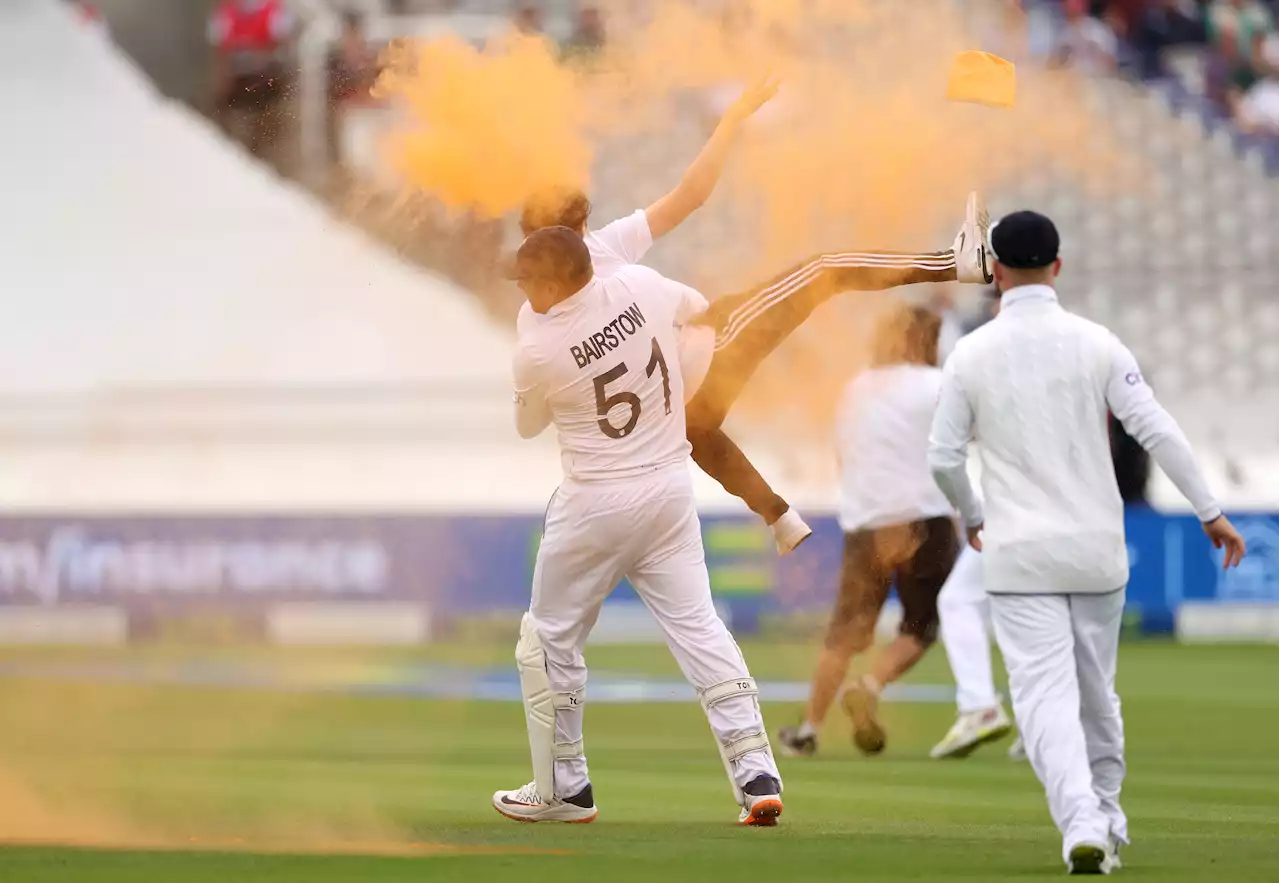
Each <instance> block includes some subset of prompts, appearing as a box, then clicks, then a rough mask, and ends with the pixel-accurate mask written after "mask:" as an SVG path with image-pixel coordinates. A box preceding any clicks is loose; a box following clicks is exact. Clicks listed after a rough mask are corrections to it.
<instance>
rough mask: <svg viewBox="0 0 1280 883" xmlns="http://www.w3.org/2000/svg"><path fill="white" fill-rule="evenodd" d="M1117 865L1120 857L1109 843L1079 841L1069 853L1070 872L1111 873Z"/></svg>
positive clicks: (1068, 864) (1068, 866)
mask: <svg viewBox="0 0 1280 883" xmlns="http://www.w3.org/2000/svg"><path fill="white" fill-rule="evenodd" d="M1117 867H1119V863H1118V859H1117V856H1116V854H1115V852H1114V851H1113V850H1112V849H1111V845H1110V844H1109V843H1108V844H1101V843H1089V842H1085V843H1077V844H1076V845H1075V846H1073V847H1071V851H1070V852H1069V853H1068V854H1067V873H1069V874H1110V873H1111V872H1112V871H1113V870H1115V869H1116V868H1117Z"/></svg>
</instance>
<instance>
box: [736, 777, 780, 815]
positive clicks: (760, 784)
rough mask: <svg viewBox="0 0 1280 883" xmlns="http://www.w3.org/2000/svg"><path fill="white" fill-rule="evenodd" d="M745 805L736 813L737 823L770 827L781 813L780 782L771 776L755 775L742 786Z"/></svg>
mask: <svg viewBox="0 0 1280 883" xmlns="http://www.w3.org/2000/svg"><path fill="white" fill-rule="evenodd" d="M742 794H743V797H744V798H745V801H746V806H744V807H742V812H740V813H739V814H738V824H739V825H750V826H752V827H755V828H772V827H773V826H774V825H776V824H778V816H780V815H782V783H781V782H779V781H778V780H777V779H775V778H774V777H773V776H756V777H755V778H754V779H752V780H751V781H750V782H748V783H747V784H746V785H744V786H743V787H742Z"/></svg>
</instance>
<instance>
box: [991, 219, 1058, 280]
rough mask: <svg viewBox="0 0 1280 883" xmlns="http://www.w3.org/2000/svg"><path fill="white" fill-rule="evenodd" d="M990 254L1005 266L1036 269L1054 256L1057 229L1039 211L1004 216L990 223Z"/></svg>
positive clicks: (1043, 265) (1046, 264)
mask: <svg viewBox="0 0 1280 883" xmlns="http://www.w3.org/2000/svg"><path fill="white" fill-rule="evenodd" d="M990 238H991V241H990V243H989V244H990V246H991V254H992V255H993V256H994V257H995V259H996V260H997V261H999V262H1000V263H1002V264H1004V265H1005V266H1006V267H1012V268H1013V269H1015V270H1036V269H1039V268H1040V267H1047V266H1049V265H1050V264H1052V263H1053V262H1054V261H1056V260H1057V259H1058V246H1059V245H1060V240H1059V239H1058V228H1057V227H1055V226H1054V225H1053V221H1051V220H1049V219H1048V218H1046V217H1045V216H1044V215H1042V214H1040V213H1039V212H1032V211H1021V212H1014V213H1013V214H1011V215H1005V216H1004V217H1003V218H1001V219H1000V220H998V221H996V222H995V223H994V224H992V225H991V234H990Z"/></svg>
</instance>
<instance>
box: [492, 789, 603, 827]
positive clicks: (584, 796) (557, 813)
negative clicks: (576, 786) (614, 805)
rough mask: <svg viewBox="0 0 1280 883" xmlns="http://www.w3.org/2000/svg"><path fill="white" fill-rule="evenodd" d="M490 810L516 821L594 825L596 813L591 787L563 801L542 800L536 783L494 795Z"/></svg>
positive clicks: (553, 799)
mask: <svg viewBox="0 0 1280 883" xmlns="http://www.w3.org/2000/svg"><path fill="white" fill-rule="evenodd" d="M493 808H494V809H496V810H497V811H498V812H500V813H502V814H503V815H504V816H506V817H507V818H509V819H512V820H514V821H517V822H580V823H581V822H593V821H595V818H596V815H597V813H598V812H599V811H598V810H597V809H596V803H595V799H594V797H593V796H592V794H591V786H590V785H587V787H585V788H583V789H582V790H581V791H579V792H578V793H577V794H575V795H574V796H573V797H568V798H565V799H564V800H560V799H558V798H555V797H553V798H551V799H550V800H544V799H543V798H542V795H540V794H539V793H538V785H537V783H536V782H530V783H529V784H528V785H525V786H524V787H523V788H517V789H516V790H515V791H495V792H493Z"/></svg>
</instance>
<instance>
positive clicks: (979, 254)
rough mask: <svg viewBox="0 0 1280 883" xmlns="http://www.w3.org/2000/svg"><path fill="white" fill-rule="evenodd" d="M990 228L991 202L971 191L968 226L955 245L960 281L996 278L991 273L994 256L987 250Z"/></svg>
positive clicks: (983, 282)
mask: <svg viewBox="0 0 1280 883" xmlns="http://www.w3.org/2000/svg"><path fill="white" fill-rule="evenodd" d="M990 228H991V218H990V216H989V215H988V214H987V204H986V203H985V202H983V201H982V197H981V196H979V195H978V194H977V193H976V192H975V193H970V194H969V201H968V202H967V203H966V204H965V211H964V226H963V227H961V228H960V232H959V233H957V234H956V240H955V242H954V243H953V244H952V246H951V248H952V250H953V251H954V252H955V255H956V281H958V282H972V283H976V284H979V285H986V284H990V283H991V280H992V279H994V278H995V277H994V276H992V275H991V255H990V254H989V253H988V252H987V234H988V232H989V230H990Z"/></svg>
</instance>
